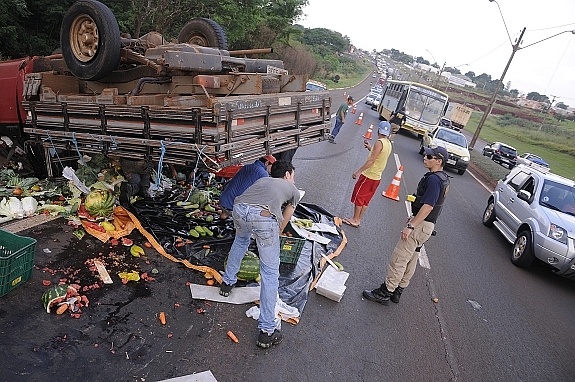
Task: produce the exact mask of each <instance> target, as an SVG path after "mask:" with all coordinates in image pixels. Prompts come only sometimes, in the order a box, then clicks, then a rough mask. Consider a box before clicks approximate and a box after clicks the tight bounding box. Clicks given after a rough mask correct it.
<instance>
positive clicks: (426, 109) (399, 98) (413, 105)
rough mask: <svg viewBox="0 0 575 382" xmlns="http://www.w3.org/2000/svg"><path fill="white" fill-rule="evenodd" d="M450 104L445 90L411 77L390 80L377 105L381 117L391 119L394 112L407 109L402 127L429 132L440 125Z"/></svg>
mask: <svg viewBox="0 0 575 382" xmlns="http://www.w3.org/2000/svg"><path fill="white" fill-rule="evenodd" d="M448 105H449V102H448V96H447V94H446V93H444V92H442V91H439V90H437V89H434V88H432V87H431V86H427V85H423V84H419V83H416V82H411V81H396V80H389V81H387V84H386V86H385V88H384V93H383V97H382V98H381V102H380V103H379V106H378V107H377V112H378V113H379V119H380V120H382V121H383V120H385V121H389V119H390V116H391V113H394V112H396V111H401V110H402V109H404V110H405V116H406V120H405V123H404V124H403V126H401V128H403V129H406V130H409V131H412V132H414V133H417V134H418V136H423V135H426V134H427V133H428V132H431V131H433V130H434V129H435V128H436V127H437V126H438V125H439V121H440V120H441V117H443V116H444V115H445V112H446V111H447V107H448Z"/></svg>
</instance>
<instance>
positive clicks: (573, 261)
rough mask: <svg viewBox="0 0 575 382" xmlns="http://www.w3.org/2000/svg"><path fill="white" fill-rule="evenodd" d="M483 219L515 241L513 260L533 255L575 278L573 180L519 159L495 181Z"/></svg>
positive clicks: (527, 260) (523, 261) (523, 262)
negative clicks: (501, 177) (514, 165)
mask: <svg viewBox="0 0 575 382" xmlns="http://www.w3.org/2000/svg"><path fill="white" fill-rule="evenodd" d="M483 224H484V225H486V226H487V227H493V226H495V228H497V229H498V230H499V232H501V233H502V234H503V236H504V237H505V238H506V239H507V241H509V242H510V243H512V244H513V249H512V252H511V262H512V263H513V264H515V265H517V266H519V267H527V266H529V265H531V263H532V262H533V261H534V260H535V259H539V260H541V261H543V262H544V263H546V264H547V265H549V266H550V267H551V268H552V270H553V271H554V272H556V273H557V274H558V275H561V276H563V277H567V278H570V279H575V182H574V181H572V180H570V179H567V178H563V177H562V176H559V175H556V174H552V173H550V172H548V171H546V170H545V169H542V168H539V167H537V168H535V167H532V166H525V165H518V166H517V167H515V168H514V169H512V170H511V171H510V172H509V173H508V174H507V175H506V176H505V178H503V179H501V180H500V181H499V182H498V183H497V187H496V188H495V191H493V192H492V193H491V196H490V197H489V200H488V201H487V208H485V212H484V213H483Z"/></svg>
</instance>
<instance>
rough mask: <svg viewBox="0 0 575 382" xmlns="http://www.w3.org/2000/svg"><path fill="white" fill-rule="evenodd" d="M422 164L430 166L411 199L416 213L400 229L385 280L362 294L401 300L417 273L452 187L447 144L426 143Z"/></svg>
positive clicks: (377, 299)
mask: <svg viewBox="0 0 575 382" xmlns="http://www.w3.org/2000/svg"><path fill="white" fill-rule="evenodd" d="M424 150H425V156H424V157H423V165H424V166H425V168H427V169H428V170H429V172H427V173H426V174H425V175H424V176H423V178H421V180H420V181H419V184H418V185H417V191H416V192H415V201H414V202H412V203H411V208H412V212H413V215H412V216H411V217H409V218H408V219H407V226H406V227H405V228H403V229H402V230H401V237H400V240H399V241H398V243H397V245H396V246H395V249H394V250H393V254H392V255H391V259H390V260H389V264H388V267H387V276H386V278H385V282H384V283H383V284H381V286H379V288H375V289H373V290H364V291H363V297H364V298H365V299H367V300H369V301H375V302H378V303H380V304H383V305H388V304H389V301H390V300H391V301H392V302H395V303H398V302H399V299H400V297H401V293H402V292H403V290H404V289H405V288H406V287H407V286H408V285H409V281H410V280H411V277H412V276H413V274H414V273H415V268H416V266H417V258H418V255H419V248H420V247H421V246H422V245H423V244H424V243H425V242H426V241H427V240H428V239H429V238H430V237H431V235H432V234H433V230H434V228H435V222H436V221H437V218H438V217H439V214H440V213H441V209H442V207H443V203H444V201H445V196H446V195H447V193H448V191H449V177H448V176H447V174H446V173H445V171H443V166H444V165H445V161H446V160H447V159H448V158H449V157H448V154H447V150H446V149H445V147H441V146H436V147H433V148H430V147H425V148H424Z"/></svg>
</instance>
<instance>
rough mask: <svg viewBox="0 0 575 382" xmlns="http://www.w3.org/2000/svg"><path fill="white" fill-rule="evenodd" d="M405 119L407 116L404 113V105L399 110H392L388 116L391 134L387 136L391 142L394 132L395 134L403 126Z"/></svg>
mask: <svg viewBox="0 0 575 382" xmlns="http://www.w3.org/2000/svg"><path fill="white" fill-rule="evenodd" d="M406 119H407V117H406V115H405V106H402V107H401V109H400V110H397V111H394V112H393V113H391V115H390V116H389V123H391V125H392V126H393V128H392V129H391V136H390V138H389V139H390V140H391V142H393V139H394V138H395V134H397V132H398V131H399V129H400V128H401V126H403V124H404V123H405V120H406Z"/></svg>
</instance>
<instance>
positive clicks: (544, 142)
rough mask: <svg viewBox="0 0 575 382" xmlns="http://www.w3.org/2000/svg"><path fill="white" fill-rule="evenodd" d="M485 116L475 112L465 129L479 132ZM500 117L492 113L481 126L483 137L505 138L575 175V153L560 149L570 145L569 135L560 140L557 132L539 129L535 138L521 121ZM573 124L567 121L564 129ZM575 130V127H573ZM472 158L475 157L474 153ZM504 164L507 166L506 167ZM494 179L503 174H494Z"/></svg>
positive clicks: (565, 173) (553, 168) (522, 150)
mask: <svg viewBox="0 0 575 382" xmlns="http://www.w3.org/2000/svg"><path fill="white" fill-rule="evenodd" d="M481 116H482V113H481V112H473V113H472V115H471V118H470V119H469V122H468V123H467V126H466V127H465V130H467V131H469V132H471V133H475V131H476V129H477V125H478V124H479V120H480V119H481ZM500 118H501V117H497V116H490V117H488V118H487V121H486V122H485V124H484V125H483V128H482V129H481V133H480V135H479V136H480V138H482V139H484V140H486V141H487V142H496V141H499V142H505V143H507V144H508V145H511V146H513V147H515V148H516V149H517V153H518V154H519V155H520V154H523V153H526V152H529V153H533V154H535V155H539V156H540V157H542V158H543V159H545V161H546V162H547V163H549V166H550V168H551V171H552V172H553V173H555V174H558V175H561V176H564V177H566V178H569V179H574V177H575V174H574V173H573V169H574V168H575V156H574V155H571V154H570V153H569V152H563V151H559V150H560V149H563V147H562V146H568V145H569V144H570V143H569V142H568V141H567V140H566V139H563V141H565V143H560V144H558V143H557V141H558V138H557V136H558V133H557V132H554V133H553V132H552V133H549V132H544V131H541V132H538V133H535V134H536V138H538V139H533V134H534V132H533V131H530V130H528V129H526V128H524V127H521V126H518V125H506V126H501V125H500V124H498V121H499V119H500ZM570 125H571V124H569V123H567V124H565V127H564V129H566V130H567V132H569V130H571V128H572V127H571V126H570ZM573 130H574V131H575V128H573ZM559 142H561V138H559ZM568 147H569V146H568ZM475 148H476V149H478V150H481V149H482V147H478V146H476V147H475ZM471 159H472V161H473V156H472V158H471ZM474 163H475V161H474ZM499 167H501V166H499ZM501 168H502V169H505V168H504V167H501ZM494 179H499V178H498V177H494Z"/></svg>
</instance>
